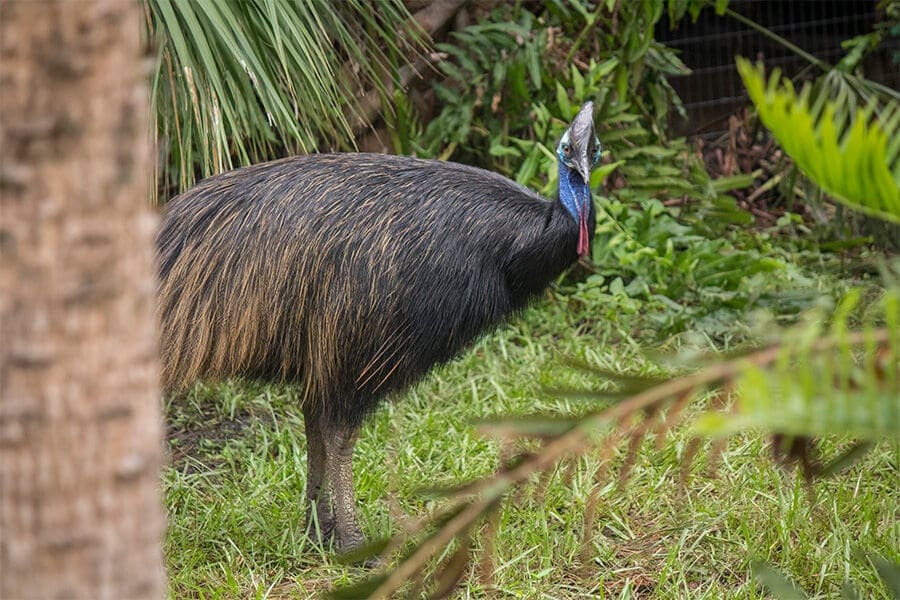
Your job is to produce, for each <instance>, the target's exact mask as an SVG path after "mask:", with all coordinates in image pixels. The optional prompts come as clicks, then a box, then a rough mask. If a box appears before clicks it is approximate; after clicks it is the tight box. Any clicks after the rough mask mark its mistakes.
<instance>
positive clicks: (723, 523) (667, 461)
mask: <svg viewBox="0 0 900 600" xmlns="http://www.w3.org/2000/svg"><path fill="white" fill-rule="evenodd" d="M566 311H567V305H566V299H565V298H564V297H561V296H553V297H552V298H548V299H545V300H544V301H542V302H541V303H540V304H539V305H538V306H536V307H534V308H532V309H530V310H529V311H528V312H527V313H526V314H525V315H523V316H522V317H520V318H518V319H516V320H515V321H513V322H512V323H511V324H510V325H508V326H506V327H505V328H503V329H502V330H500V331H498V332H497V333H495V334H493V335H491V336H489V337H487V338H485V339H484V340H482V341H481V342H479V343H478V344H477V346H476V347H475V348H474V349H472V350H470V351H469V352H467V353H466V354H465V355H463V356H462V357H460V358H458V359H457V360H455V361H454V362H452V363H450V364H449V365H446V366H443V367H441V368H439V369H437V370H436V371H435V372H433V373H432V374H431V375H430V376H429V377H428V378H427V379H426V380H424V381H423V382H421V383H420V384H418V385H417V386H415V387H414V388H413V389H411V390H410V391H408V392H407V393H406V394H404V395H402V396H400V397H398V398H395V399H394V401H393V402H391V403H389V404H386V405H384V406H383V407H382V408H381V409H380V410H379V411H378V412H377V413H376V414H375V415H374V417H373V418H372V419H371V420H370V421H369V422H368V424H367V425H366V426H365V428H364V430H363V432H362V435H361V439H360V442H359V444H358V446H357V450H356V457H355V461H354V467H355V478H356V486H357V493H358V500H359V506H360V517H361V522H362V526H363V529H364V530H365V532H366V534H367V535H368V536H369V537H370V538H376V537H382V536H387V535H390V534H393V533H396V532H398V531H402V530H403V529H404V528H406V527H410V526H411V525H412V524H413V523H414V522H415V521H416V520H417V519H419V518H420V517H422V516H423V515H425V514H428V512H429V511H430V510H432V509H433V508H434V507H435V501H434V500H433V499H430V497H429V496H428V495H427V494H423V493H422V490H423V488H427V487H433V486H449V485H454V484H459V483H461V482H464V481H466V480H468V479H472V478H476V477H481V476H485V475H489V474H491V473H492V472H493V471H494V470H495V469H496V467H497V464H498V456H499V452H500V444H499V442H497V441H496V440H492V439H490V438H485V437H483V436H481V435H479V433H478V432H477V431H476V427H475V426H474V425H473V424H472V422H473V421H474V420H477V419H481V418H485V417H491V416H499V415H510V414H534V413H545V414H546V413H549V414H554V415H558V414H571V413H576V412H579V411H584V410H586V409H588V408H590V407H591V405H589V404H587V403H586V401H584V400H579V399H573V398H569V399H566V398H561V397H558V396H555V395H553V394H550V393H548V392H547V391H546V389H547V388H549V387H554V388H559V387H561V386H581V387H587V388H592V389H597V388H599V387H600V386H602V385H604V382H602V381H597V380H592V379H591V378H590V377H589V376H587V375H585V374H583V373H581V372H578V371H574V370H573V369H571V368H569V367H567V366H566V362H565V359H566V358H571V357H576V358H579V359H581V360H584V361H587V362H589V363H591V364H593V365H597V366H601V367H603V368H606V369H610V370H613V371H619V372H630V373H644V374H648V373H657V372H658V371H657V369H656V367H654V366H653V365H652V364H650V363H648V362H647V361H646V360H645V359H643V358H642V357H641V354H640V352H639V351H638V349H637V345H636V344H635V343H634V342H632V341H630V340H629V339H628V338H627V337H624V338H623V336H621V335H620V334H618V333H616V332H617V331H618V325H617V324H616V323H613V322H609V321H603V320H600V321H597V322H592V323H591V324H590V325H589V326H588V325H585V324H584V323H585V321H580V322H579V321H577V320H575V319H574V317H573V318H564V317H563V318H561V317H560V315H565V314H566ZM623 339H624V340H625V341H623ZM614 340H617V341H614ZM297 399H298V396H297V393H296V392H295V391H292V390H289V389H284V388H279V387H270V386H262V385H256V384H246V383H224V384H221V385H217V386H198V387H197V388H195V389H194V390H193V391H192V392H191V393H190V394H188V395H186V396H184V397H181V398H177V399H173V400H171V401H170V402H169V404H168V406H167V418H168V424H169V449H170V452H171V458H172V463H171V466H170V467H169V468H168V469H167V471H166V473H165V497H166V503H167V507H168V513H169V520H170V525H169V533H168V538H167V541H166V555H167V559H168V568H169V578H170V586H171V594H172V596H173V597H177V598H183V597H197V598H307V597H311V596H315V595H317V594H320V593H321V592H324V591H327V590H329V589H331V587H332V586H334V585H335V584H347V583H350V582H353V581H356V580H358V579H359V578H361V577H363V576H365V575H366V573H367V571H366V570H365V569H363V568H361V567H353V566H346V565H343V564H341V563H340V562H338V561H337V560H335V559H334V557H333V556H331V555H330V553H329V552H328V550H323V549H322V548H320V547H317V546H316V545H314V544H312V543H311V542H309V541H308V540H307V539H306V537H305V535H304V515H305V510H304V507H303V498H304V485H305V472H306V464H305V462H306V456H305V442H304V437H303V421H302V413H301V411H300V408H299V405H298V400H297ZM594 407H596V406H594ZM688 440H689V436H688V434H687V432H686V431H678V432H676V433H675V435H673V436H672V438H671V439H670V440H669V441H668V442H667V443H666V444H665V445H664V447H663V448H662V449H661V450H657V449H656V448H655V447H654V446H653V444H649V443H648V444H646V445H645V447H644V449H643V451H642V453H641V455H640V458H639V460H638V462H637V465H636V467H635V469H634V472H633V475H632V478H631V480H630V482H629V483H628V485H627V486H626V487H625V488H624V489H621V488H619V487H618V486H617V485H616V483H615V481H614V480H612V481H606V480H601V481H600V482H599V483H595V481H594V473H595V471H596V470H597V466H598V464H599V460H598V459H597V458H596V457H591V456H588V457H584V458H581V459H578V460H577V461H575V462H574V465H573V467H572V468H571V469H568V468H563V469H560V471H558V472H555V473H553V474H552V477H551V478H550V479H549V483H548V484H547V485H546V487H542V486H539V485H538V483H537V482H534V483H533V484H530V485H529V487H527V488H526V489H525V490H523V491H522V493H521V494H519V495H518V496H517V497H516V498H515V499H514V500H510V501H508V502H507V503H506V505H505V506H504V507H503V509H502V513H501V516H500V520H499V526H498V530H497V538H496V542H495V544H494V546H495V547H494V551H493V555H492V559H491V562H492V564H493V567H494V569H493V573H492V575H491V576H490V577H487V576H486V575H485V573H483V572H482V570H481V569H480V568H479V565H478V564H477V561H478V560H479V559H478V557H476V564H475V565H473V566H472V567H471V568H470V572H469V573H468V575H467V576H466V578H465V579H464V581H463V584H462V586H461V588H460V589H459V590H458V591H457V592H456V593H455V594H456V595H455V596H454V597H459V598H468V597H491V598H494V597H511V598H762V597H765V594H764V592H763V590H762V588H761V587H759V586H758V585H757V584H756V583H754V582H753V581H752V580H751V578H750V574H749V573H750V566H749V565H750V561H751V560H754V559H759V560H764V561H767V562H769V563H771V564H773V565H775V566H777V567H778V568H779V569H781V570H782V571H784V572H786V573H788V574H789V575H790V576H791V577H792V578H794V579H795V580H796V581H798V582H799V583H801V584H802V586H803V587H804V588H805V589H806V591H807V592H809V593H811V595H812V596H813V597H816V598H832V597H836V596H839V595H840V591H841V583H842V582H843V581H845V580H847V579H849V580H852V581H853V582H855V584H856V585H857V587H858V589H859V590H860V592H861V593H862V597H865V598H887V597H888V592H887V590H886V588H885V587H884V584H883V583H881V582H880V580H879V579H878V577H877V576H876V574H875V571H874V570H873V569H872V568H871V566H869V565H867V564H866V563H865V561H864V560H860V559H858V558H856V554H855V553H856V551H857V550H863V551H872V552H878V553H881V554H882V555H884V556H886V557H888V558H891V559H893V560H900V524H898V523H900V481H898V459H897V454H896V451H895V450H894V449H893V448H891V447H889V446H886V445H885V446H883V447H879V448H876V450H875V451H873V452H871V453H870V454H869V455H868V456H867V457H866V458H865V459H864V460H863V461H862V462H860V463H858V464H857V465H855V466H854V467H853V468H852V469H851V470H850V471H848V472H845V473H843V474H841V475H840V476H838V477H836V478H833V479H830V480H827V481H822V482H817V483H816V484H815V485H814V486H813V492H814V494H810V492H809V490H807V489H806V488H805V487H804V485H803V484H802V483H800V482H798V481H797V478H796V477H795V476H794V475H792V474H789V473H786V472H784V471H783V470H781V469H779V468H778V467H776V466H775V465H774V464H773V463H772V462H771V461H770V460H769V458H768V449H767V445H766V441H765V440H763V439H761V438H757V437H752V436H746V437H739V438H735V439H732V440H731V442H730V444H729V446H728V448H727V451H726V452H725V453H724V455H723V456H722V460H721V464H720V466H719V468H718V469H717V470H716V471H715V472H714V473H708V472H706V471H705V469H704V464H703V463H704V461H703V457H704V455H703V454H702V453H701V455H700V460H698V461H697V462H696V464H694V465H693V467H692V468H693V477H692V478H691V480H690V482H689V484H688V485H687V487H686V488H682V486H681V485H680V484H679V469H680V464H681V458H682V456H683V453H684V449H685V446H686V444H687V441H688ZM829 443H830V444H831V448H832V449H833V448H834V447H836V446H837V445H840V444H842V441H831V442H829ZM843 443H846V442H843ZM594 485H599V486H601V489H602V493H601V500H600V505H599V508H598V519H597V524H596V535H595V537H594V541H593V545H592V547H591V548H590V552H589V560H588V561H587V562H584V561H583V559H582V553H581V533H582V527H583V514H584V506H585V500H586V498H587V497H588V495H589V493H590V491H591V489H592V487H593V486H594ZM477 544H483V540H479V541H478V542H477Z"/></svg>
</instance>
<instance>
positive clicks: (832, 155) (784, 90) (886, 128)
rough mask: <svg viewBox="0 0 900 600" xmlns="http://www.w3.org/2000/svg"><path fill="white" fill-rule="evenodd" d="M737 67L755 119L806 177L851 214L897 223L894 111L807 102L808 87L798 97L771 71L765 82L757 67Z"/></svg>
mask: <svg viewBox="0 0 900 600" xmlns="http://www.w3.org/2000/svg"><path fill="white" fill-rule="evenodd" d="M737 66H738V71H739V72H740V74H741V77H742V78H743V80H744V85H745V86H746V88H747V92H748V93H749V95H750V99H751V100H752V101H753V104H754V105H755V106H756V109H757V111H759V117H760V119H761V120H762V122H763V123H764V124H765V125H766V127H768V128H769V130H770V131H771V132H772V133H773V134H774V135H775V137H776V138H777V139H778V142H779V143H780V144H781V146H782V147H783V148H784V150H785V151H786V152H787V153H788V154H789V155H790V156H791V158H793V159H794V162H795V163H796V164H797V166H798V167H800V169H801V170H802V171H803V172H804V173H805V174H806V175H807V177H809V178H810V179H811V180H812V181H813V182H815V183H816V184H817V185H819V187H821V188H822V189H823V190H825V191H826V192H827V193H828V194H830V195H831V196H833V197H834V198H835V199H836V200H838V201H839V202H842V203H843V204H846V205H847V206H849V207H851V208H853V209H856V210H859V211H861V212H864V213H866V214H869V215H872V216H875V217H878V218H881V219H884V220H888V221H892V222H894V223H900V143H898V142H897V139H898V137H900V106H897V105H895V104H890V105H888V106H887V107H885V108H883V109H882V110H880V111H877V115H876V111H875V106H874V105H871V104H870V105H869V106H867V107H866V108H864V109H862V110H860V111H857V112H856V113H855V114H850V113H849V111H847V110H846V109H845V108H844V107H842V106H839V105H838V104H837V103H835V102H832V101H827V100H826V101H825V102H822V100H821V98H814V99H811V98H810V95H811V92H810V90H811V88H810V87H809V86H808V85H807V86H804V88H803V89H802V90H801V92H800V94H799V95H798V94H797V93H796V92H795V91H794V88H793V86H792V85H791V83H790V81H788V80H784V82H783V85H782V82H781V78H780V73H779V71H778V70H777V69H776V70H775V71H774V72H773V73H772V74H771V76H770V77H769V80H768V82H766V79H765V72H764V70H763V67H762V65H759V66H756V67H754V66H753V65H751V64H750V62H749V61H747V60H746V59H742V58H738V59H737ZM819 107H821V108H819Z"/></svg>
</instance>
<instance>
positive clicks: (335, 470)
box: [322, 421, 365, 552]
mask: <svg viewBox="0 0 900 600" xmlns="http://www.w3.org/2000/svg"><path fill="white" fill-rule="evenodd" d="M322 425H323V426H322V434H323V436H324V439H325V453H326V463H327V469H328V481H329V483H330V484H331V500H332V503H333V505H334V536H335V540H334V541H335V547H336V548H337V550H338V551H340V552H346V551H348V550H352V549H354V548H358V547H360V546H362V545H363V544H364V543H365V538H364V537H363V533H362V530H361V529H360V528H359V522H358V521H357V519H356V493H355V491H354V489H353V466H352V461H353V447H354V446H355V445H356V437H357V434H358V433H359V428H358V427H355V426H347V425H339V424H335V423H327V422H325V421H323V422H322Z"/></svg>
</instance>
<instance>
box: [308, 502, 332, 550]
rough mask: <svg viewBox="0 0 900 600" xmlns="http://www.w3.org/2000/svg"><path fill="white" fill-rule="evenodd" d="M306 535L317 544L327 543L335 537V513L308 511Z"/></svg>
mask: <svg viewBox="0 0 900 600" xmlns="http://www.w3.org/2000/svg"><path fill="white" fill-rule="evenodd" d="M306 536H307V537H308V538H309V540H310V541H311V542H313V543H315V544H321V545H323V546H324V545H325V544H327V543H328V542H330V541H332V540H333V539H334V515H331V514H329V515H322V514H319V515H316V514H315V513H313V511H311V510H310V511H308V512H307V513H306Z"/></svg>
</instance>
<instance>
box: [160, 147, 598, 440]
mask: <svg viewBox="0 0 900 600" xmlns="http://www.w3.org/2000/svg"><path fill="white" fill-rule="evenodd" d="M592 134H593V133H592V131H591V135H592ZM588 223H589V226H590V235H591V237H592V235H593V228H594V217H593V210H592V209H591V212H590V218H589V219H588ZM578 240H579V224H578V223H577V222H576V220H575V219H574V218H573V216H572V215H570V214H569V212H567V210H566V209H565V208H564V207H563V205H562V204H560V203H559V202H558V201H556V202H551V201H547V200H545V199H543V198H541V197H540V196H538V195H536V194H535V193H533V192H531V191H529V190H528V189H526V188H525V187H522V186H520V185H518V184H516V183H514V182H512V181H510V180H508V179H506V178H504V177H501V176H499V175H496V174H494V173H490V172H488V171H484V170H482V169H477V168H474V167H469V166H464V165H459V164H455V163H447V162H440V161H435V160H418V159H413V158H407V157H401V156H388V155H377V154H330V155H329V154H323V155H310V156H299V157H294V158H288V159H284V160H279V161H274V162H270V163H265V164H261V165H255V166H251V167H247V168H243V169H238V170H235V171H231V172H229V173H225V174H222V175H219V176H216V177H211V178H209V179H207V180H205V181H203V182H201V183H200V184H199V185H197V186H196V187H194V188H193V189H191V190H189V191H188V192H186V193H185V194H183V195H181V196H179V197H178V198H176V199H175V200H173V201H172V202H171V203H170V204H169V206H168V209H167V213H166V216H165V218H164V222H163V227H162V230H161V232H160V234H159V237H158V246H159V272H160V281H161V284H160V294H159V299H160V315H161V324H162V330H163V333H162V352H163V363H164V382H165V384H166V387H167V388H169V389H177V388H181V387H184V386H186V385H188V384H189V383H190V382H191V381H193V380H194V379H197V378H218V377H227V376H232V375H245V376H250V377H259V378H263V379H266V380H276V381H287V382H296V383H300V384H302V385H303V386H304V387H305V389H306V392H307V393H306V399H305V402H315V403H318V404H320V405H321V409H322V410H323V411H324V414H325V415H326V416H327V418H330V419H333V420H335V421H340V422H344V423H346V424H348V425H356V424H358V423H359V422H360V421H361V420H362V418H363V417H364V416H365V415H366V414H367V413H368V412H370V410H371V409H372V408H373V407H374V406H375V405H376V403H377V400H378V399H379V398H381V397H382V396H384V395H385V394H386V393H389V392H391V391H394V390H398V389H402V388H403V387H405V386H406V385H408V384H410V383H411V382H413V381H415V380H416V379H418V378H420V377H421V376H422V375H423V374H424V373H426V372H427V371H428V370H429V369H430V368H431V367H432V366H433V365H435V364H437V363H440V362H443V361H446V360H448V359H449V358H451V357H453V356H454V355H455V354H457V353H458V352H459V351H460V350H461V349H463V348H464V347H465V346H466V345H467V344H469V343H470V342H471V341H472V340H473V339H474V338H475V337H477V336H478V335H479V334H481V333H482V332H485V331H488V330H490V329H491V328H493V327H495V326H496V325H498V324H499V323H500V322H502V321H503V320H504V319H505V318H506V317H507V316H509V315H510V314H511V313H512V312H514V311H516V310H517V309H520V308H522V307H523V306H525V304H526V303H527V302H528V300H529V299H531V298H533V297H534V296H535V295H536V294H538V293H539V292H541V291H542V290H543V289H544V288H545V287H546V286H547V285H548V284H549V283H550V282H551V281H552V280H553V279H555V278H556V277H557V276H558V275H559V274H560V273H562V271H564V270H565V269H566V268H567V267H568V266H569V265H571V264H572V263H573V262H575V261H576V260H577V258H578V256H577V252H576V250H577V248H576V245H577V244H578Z"/></svg>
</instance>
